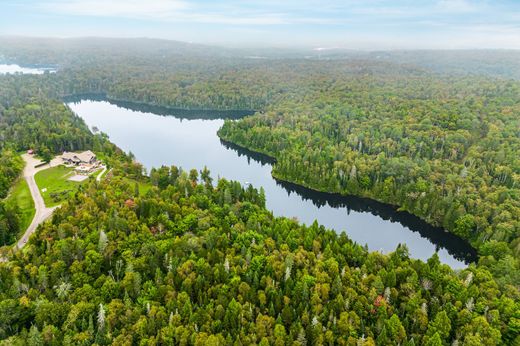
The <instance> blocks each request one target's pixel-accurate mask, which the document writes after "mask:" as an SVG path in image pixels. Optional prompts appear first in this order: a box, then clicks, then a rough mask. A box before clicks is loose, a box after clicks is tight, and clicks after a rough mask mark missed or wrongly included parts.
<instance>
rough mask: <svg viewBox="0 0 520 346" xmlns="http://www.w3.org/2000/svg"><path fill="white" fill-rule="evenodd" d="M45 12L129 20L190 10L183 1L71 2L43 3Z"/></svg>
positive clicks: (161, 16) (89, 0)
mask: <svg viewBox="0 0 520 346" xmlns="http://www.w3.org/2000/svg"><path fill="white" fill-rule="evenodd" d="M41 7H42V8H43V9H44V10H47V11H49V12H54V13H61V14H69V15H80V16H96V17H128V18H143V17H144V18H147V17H148V18H165V17H168V16H170V15H172V14H175V13H179V12H180V11H181V10H186V9H187V8H189V5H188V3H186V2H184V1H181V0H148V1H140V0H112V1H107V0H105V1H103V0H81V1H80V0H71V1H51V2H47V3H45V2H44V3H43V4H42V5H41Z"/></svg>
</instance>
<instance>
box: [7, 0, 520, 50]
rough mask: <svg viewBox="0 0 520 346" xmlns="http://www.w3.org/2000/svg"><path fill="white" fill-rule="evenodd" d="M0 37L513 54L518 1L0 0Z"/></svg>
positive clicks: (519, 33) (519, 25) (519, 31)
mask: <svg viewBox="0 0 520 346" xmlns="http://www.w3.org/2000/svg"><path fill="white" fill-rule="evenodd" d="M0 35H25V36H59V37H72V36H109V37H144V36H146V37H156V38H167V39H175V40H181V41H190V42H197V43H209V44H220V45H227V46H243V45H246V46H255V45H262V46H310V47H324V48H332V47H343V48H357V49H389V48H516V49H520V0H429V1H427V0H391V1H387V0H332V1H326V0H322V1H314V0H277V1H275V0H263V1H261V0H253V1H236V0H225V1H218V2H217V1H209V0H200V1H190V0H112V1H111V0H19V1H15V0H0Z"/></svg>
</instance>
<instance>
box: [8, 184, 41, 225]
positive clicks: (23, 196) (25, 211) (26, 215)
mask: <svg viewBox="0 0 520 346" xmlns="http://www.w3.org/2000/svg"><path fill="white" fill-rule="evenodd" d="M8 198H9V199H10V200H14V201H15V203H16V204H17V205H18V207H19V208H20V232H21V233H23V232H25V230H26V229H27V227H29V225H30V224H31V221H32V219H33V217H34V213H35V212H36V211H35V209H34V201H33V199H32V196H31V191H30V190H29V185H27V181H25V179H24V178H23V177H20V178H19V179H18V181H17V182H16V183H15V184H14V186H13V188H12V190H11V193H10V194H9V197H8Z"/></svg>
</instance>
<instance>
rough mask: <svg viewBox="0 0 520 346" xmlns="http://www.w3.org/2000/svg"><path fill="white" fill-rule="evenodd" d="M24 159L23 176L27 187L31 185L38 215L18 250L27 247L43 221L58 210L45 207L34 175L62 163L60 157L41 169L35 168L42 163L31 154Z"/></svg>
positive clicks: (25, 155) (18, 244)
mask: <svg viewBox="0 0 520 346" xmlns="http://www.w3.org/2000/svg"><path fill="white" fill-rule="evenodd" d="M22 158H23V159H24V161H25V168H24V171H23V176H24V179H25V180H26V181H27V185H29V190H30V191H31V196H32V198H33V200H34V208H35V209H36V213H35V214H34V218H33V220H32V222H31V224H30V225H29V227H28V228H27V230H26V231H25V233H24V234H23V236H22V237H21V238H20V240H18V243H17V244H16V247H17V248H18V249H21V248H23V247H24V246H25V244H26V243H27V240H29V237H30V236H31V235H32V234H33V233H34V231H36V228H38V225H39V224H41V223H42V222H43V221H45V220H47V219H48V218H49V217H50V216H51V215H52V212H53V211H54V209H56V208H57V207H53V208H47V207H46V206H45V203H44V202H43V197H42V194H41V193H40V189H39V188H38V185H36V180H34V175H35V174H36V173H38V172H39V171H42V170H44V169H47V168H51V167H55V166H58V165H60V164H61V162H62V161H61V158H59V157H58V158H55V159H53V160H52V161H51V162H50V163H49V164H46V165H43V166H40V167H35V166H37V165H39V164H41V163H42V162H41V161H40V160H38V159H36V158H35V157H34V156H32V155H29V154H24V155H22Z"/></svg>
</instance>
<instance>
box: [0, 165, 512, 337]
mask: <svg viewBox="0 0 520 346" xmlns="http://www.w3.org/2000/svg"><path fill="white" fill-rule="evenodd" d="M208 176H209V172H207V171H202V172H201V173H200V177H199V172H197V171H196V170H192V171H190V172H186V171H181V170H179V169H177V168H176V167H171V168H166V167H164V168H161V169H159V170H157V171H154V172H152V174H151V178H150V182H149V183H150V184H153V185H154V186H155V185H156V187H153V188H152V189H151V190H149V191H148V192H147V193H146V194H145V195H140V194H139V192H138V189H137V188H136V186H134V185H133V184H128V183H125V182H124V181H122V180H121V179H120V178H119V177H113V178H112V179H111V180H110V181H107V182H104V183H102V184H98V183H96V182H92V183H91V184H90V185H89V186H87V187H84V188H82V190H81V191H78V193H76V195H75V197H74V198H73V199H72V200H70V201H68V202H67V203H65V204H64V205H63V206H62V208H61V209H59V210H58V211H57V212H56V214H55V216H54V217H53V218H52V221H51V222H49V223H47V224H45V225H44V226H43V227H41V229H40V231H39V232H38V233H37V235H35V236H34V237H33V238H32V239H31V241H30V243H29V244H28V247H27V250H26V251H24V252H23V253H21V252H20V253H18V254H17V255H16V257H14V258H12V260H11V262H10V263H9V264H8V265H0V277H1V280H0V307H1V309H2V311H4V312H5V313H3V314H2V317H1V318H0V337H2V338H8V339H7V340H8V341H6V343H7V344H27V345H39V344H43V343H45V344H49V345H54V344H56V345H57V344H65V345H80V344H81V345H90V344H93V343H97V344H101V345H103V344H109V343H113V344H115V345H131V344H141V345H145V344H146V345H155V344H164V345H171V344H180V345H184V344H195V345H225V344H244V345H248V344H261V345H268V344H275V345H285V344H293V345H321V344H329V345H332V344H340V345H341V344H344V345H374V344H375V343H377V344H378V345H387V344H388V345H397V344H400V345H445V344H451V343H452V342H453V341H455V340H456V342H458V343H459V344H461V345H500V344H512V343H513V342H518V341H519V340H518V332H519V331H520V324H519V321H520V320H519V319H518V311H519V309H520V306H519V303H518V302H519V300H518V298H519V296H518V291H516V290H515V289H513V288H511V289H505V290H501V289H499V286H498V285H497V283H496V282H495V281H494V279H493V277H492V275H491V274H490V273H489V271H487V270H486V269H485V268H483V267H476V266H473V265H472V266H470V267H469V268H468V269H466V270H463V271H459V272H453V271H452V270H451V269H450V268H449V267H448V266H446V265H442V264H440V263H439V260H438V258H437V257H436V255H434V257H432V258H431V259H430V260H429V261H428V262H426V263H425V262H421V261H419V260H412V259H410V258H409V257H408V254H407V250H406V247H405V246H403V247H400V248H398V249H397V250H396V251H395V252H394V253H392V254H390V255H382V254H379V253H376V252H374V253H368V252H367V251H366V250H365V249H364V248H363V247H361V246H360V245H356V244H354V243H352V242H351V241H350V240H349V239H348V237H347V236H346V235H345V234H342V235H339V236H338V235H337V234H336V233H335V232H333V231H329V230H325V229H324V228H322V227H319V226H318V225H317V224H314V225H311V226H310V227H304V226H300V225H298V223H296V222H295V221H293V220H289V219H285V218H274V217H273V215H272V214H271V213H270V212H268V211H267V210H266V209H265V208H264V197H263V195H262V194H259V193H258V192H257V190H255V189H253V188H252V187H248V188H247V189H245V188H243V187H242V186H241V185H240V184H239V183H236V182H228V181H225V180H220V181H219V182H218V183H217V184H216V185H215V186H214V185H212V184H211V180H210V179H209V178H208ZM515 338H516V339H515Z"/></svg>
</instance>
